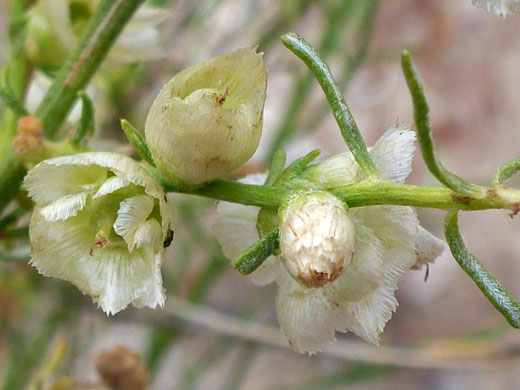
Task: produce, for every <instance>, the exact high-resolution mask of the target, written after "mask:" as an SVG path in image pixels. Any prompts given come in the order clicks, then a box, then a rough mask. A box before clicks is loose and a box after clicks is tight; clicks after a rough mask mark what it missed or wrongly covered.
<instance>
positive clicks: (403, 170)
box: [370, 123, 416, 184]
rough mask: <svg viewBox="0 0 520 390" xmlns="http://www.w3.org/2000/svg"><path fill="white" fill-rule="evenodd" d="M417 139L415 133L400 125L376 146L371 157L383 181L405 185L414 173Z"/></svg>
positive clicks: (388, 132)
mask: <svg viewBox="0 0 520 390" xmlns="http://www.w3.org/2000/svg"><path fill="white" fill-rule="evenodd" d="M415 139H416V135H415V132H413V131H411V130H410V128H409V127H408V126H407V125H405V124H404V123H398V124H396V125H394V126H392V127H391V128H390V129H388V130H387V131H386V132H385V133H384V134H383V136H382V137H381V138H380V139H379V140H378V141H377V142H376V143H375V144H374V146H373V147H372V148H371V149H370V155H371V156H372V158H373V160H374V163H375V164H376V167H377V170H378V172H379V174H380V175H381V177H382V178H383V179H386V180H390V181H393V182H394V183H399V184H403V183H404V181H405V179H406V178H407V177H408V175H409V174H410V172H411V171H412V159H413V154H414V152H415Z"/></svg>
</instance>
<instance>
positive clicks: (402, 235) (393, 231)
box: [338, 206, 418, 344]
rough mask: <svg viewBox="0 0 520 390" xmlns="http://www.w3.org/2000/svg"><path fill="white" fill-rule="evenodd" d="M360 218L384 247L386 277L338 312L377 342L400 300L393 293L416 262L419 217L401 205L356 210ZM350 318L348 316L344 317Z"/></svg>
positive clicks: (363, 334) (410, 209) (365, 336)
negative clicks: (363, 295) (369, 291)
mask: <svg viewBox="0 0 520 390" xmlns="http://www.w3.org/2000/svg"><path fill="white" fill-rule="evenodd" d="M354 211H355V214H356V218H357V219H358V221H360V222H361V221H362V223H363V224H364V225H365V226H368V227H370V228H371V229H372V230H373V231H374V232H375V233H376V235H377V236H378V237H379V238H380V240H381V242H382V244H383V246H384V257H383V258H384V263H383V268H384V272H385V274H384V280H383V283H382V284H381V285H380V286H379V287H378V288H377V289H376V290H375V291H374V292H372V293H369V294H368V295H366V296H365V297H363V298H362V299H361V300H359V301H357V302H353V303H348V304H347V305H346V306H345V307H343V308H342V309H341V310H339V311H338V312H339V313H340V314H339V316H340V317H341V315H343V318H340V320H339V321H341V320H343V321H344V322H345V323H346V326H347V327H348V329H349V330H351V331H353V332H354V333H356V334H357V335H358V336H360V337H362V338H363V339H365V340H366V341H368V342H371V343H374V344H378V343H379V339H380V337H381V335H382V333H383V329H384V327H385V324H386V323H387V322H388V320H389V319H390V318H391V317H392V313H393V312H394V311H395V309H396V307H397V305H398V303H397V300H396V299H395V296H394V292H395V290H396V289H397V284H398V283H399V281H400V280H401V279H402V277H403V275H404V273H405V272H406V271H407V270H408V269H409V268H410V267H411V266H412V265H413V264H414V263H415V260H416V255H415V240H414V239H415V236H416V234H417V227H418V220H417V215H416V212H415V210H414V209H412V208H411V207H400V206H371V207H361V208H358V209H353V210H352V212H354ZM346 316H347V317H348V319H347V318H345V317H346Z"/></svg>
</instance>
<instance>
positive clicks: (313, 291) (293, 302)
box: [215, 125, 438, 353]
mask: <svg viewBox="0 0 520 390" xmlns="http://www.w3.org/2000/svg"><path fill="white" fill-rule="evenodd" d="M414 150H415V133H414V132H412V131H410V130H409V129H407V128H405V127H404V126H403V125H397V126H394V127H392V128H391V129H389V130H388V131H387V132H386V133H385V134H384V135H383V136H382V137H381V139H379V141H377V143H376V144H375V145H374V147H372V148H371V149H370V154H371V155H372V158H373V160H374V162H375V164H376V166H377V168H378V171H379V173H380V175H381V176H382V177H383V178H384V179H386V180H392V181H394V182H397V183H403V182H404V180H405V178H406V177H407V176H408V174H409V173H410V171H411V161H412V157H413V152H414ZM305 177H306V178H307V179H308V180H312V181H313V182H314V183H315V184H316V185H318V186H319V187H320V188H321V189H322V190H326V189H329V188H333V187H337V186H340V185H349V184H352V183H354V182H356V181H359V180H361V179H362V178H363V173H362V171H361V170H360V168H359V166H358V165H357V164H356V163H355V161H354V158H353V156H352V154H351V153H350V152H346V153H342V154H340V155H337V156H333V157H331V158H329V159H327V160H326V161H324V162H322V163H320V164H317V165H314V166H312V167H310V168H309V169H308V171H307V173H306V174H305ZM264 178H265V176H264ZM245 181H247V182H250V183H254V184H259V183H261V181H262V177H261V176H258V175H254V176H251V177H248V178H246V180H245ZM329 196H330V197H332V196H331V195H329ZM322 199H325V198H322ZM326 199H327V200H326V201H325V202H326V203H327V204H328V206H327V207H323V206H319V207H317V209H318V210H319V212H316V213H314V212H313V213H311V215H310V216H308V217H305V218H307V222H306V224H307V228H308V227H309V224H310V225H313V224H314V225H315V226H321V225H320V221H316V220H315V218H321V219H324V220H327V221H329V224H330V222H331V221H332V220H334V221H335V222H334V223H336V224H338V223H341V224H342V227H341V229H340V230H341V231H342V232H343V233H342V235H341V237H343V238H342V239H337V238H334V239H333V240H332V241H333V242H335V243H336V244H337V243H338V242H342V243H343V244H342V245H339V246H338V247H339V252H338V253H332V252H333V251H329V250H328V245H333V244H332V243H331V241H330V240H327V239H326V238H330V236H329V237H327V236H328V234H323V233H321V234H320V233H318V234H316V232H314V233H315V234H313V235H309V236H307V239H306V240H305V244H304V245H307V246H309V247H312V248H314V249H313V250H312V252H313V253H314V254H315V255H316V258H315V259H314V260H311V259H310V258H309V257H308V255H309V254H310V253H311V251H307V250H304V251H301V245H300V244H297V245H296V246H294V247H293V248H291V249H290V250H289V251H288V249H287V248H285V249H284V246H287V244H288V243H289V242H292V244H291V243H289V246H291V245H294V244H296V243H298V242H300V241H301V243H303V242H304V240H303V238H301V240H292V241H284V239H283V237H282V236H281V237H280V246H281V252H282V257H286V256H287V253H288V252H293V253H294V254H296V253H298V252H299V251H301V252H300V253H302V254H304V256H303V260H302V259H300V260H297V259H293V260H292V263H294V264H305V263H309V262H311V263H313V264H318V263H323V264H322V265H320V266H321V267H326V266H327V262H331V263H332V262H334V263H342V262H341V261H337V259H341V258H343V257H345V258H346V259H347V260H346V261H345V267H344V269H343V271H342V272H337V275H335V277H331V278H330V279H329V280H324V281H323V282H322V283H319V285H317V286H313V285H312V284H309V283H301V282H300V281H302V278H300V277H298V276H297V279H298V280H299V281H296V280H295V278H294V277H293V275H295V274H296V275H298V272H295V271H294V270H292V271H291V265H290V262H289V261H287V260H286V261H285V262H283V261H280V260H279V259H278V258H277V257H275V256H271V257H269V258H268V259H267V260H266V261H265V262H264V263H263V264H262V265H261V266H260V267H259V268H258V269H257V270H256V271H255V272H253V273H252V274H251V278H252V280H253V281H254V282H255V283H257V284H259V285H263V284H267V283H271V282H273V281H276V283H277V284H278V292H277V298H276V311H277V314H278V321H279V323H280V327H281V329H282V331H283V333H284V334H285V336H286V337H287V339H288V340H289V343H290V344H291V346H292V347H293V348H294V349H295V350H296V351H298V352H308V353H314V352H317V351H320V350H322V348H323V347H324V346H325V345H327V344H330V343H332V342H334V341H335V332H336V331H339V332H346V331H352V332H354V333H356V334H357V335H358V336H360V337H362V338H363V339H365V340H366V341H368V342H371V343H374V344H378V343H379V340H380V338H381V335H382V333H383V329H384V327H385V324H386V323H387V322H388V320H389V319H390V318H391V316H392V313H393V312H394V311H395V309H396V307H397V300H396V298H395V296H394V292H395V290H396V289H397V285H398V283H399V281H400V280H401V278H402V277H403V275H404V273H405V272H406V271H407V270H408V269H410V268H411V267H412V266H414V265H415V264H416V262H417V260H418V256H417V254H418V253H423V254H424V255H425V256H426V257H428V256H431V257H430V258H428V259H423V261H424V260H426V261H432V260H433V259H434V257H436V255H437V254H438V251H430V250H423V247H424V246H426V247H431V246H432V245H433V246H435V245H436V240H437V239H435V238H434V237H433V236H431V235H430V234H429V233H427V232H426V233H425V234H422V233H420V234H421V237H420V238H418V234H419V232H420V231H421V232H422V230H419V221H418V220H417V215H416V212H415V210H414V209H413V208H411V207H401V206H369V207H357V208H351V209H349V211H348V213H347V212H346V211H343V212H341V211H340V210H339V204H337V203H336V200H331V198H328V197H327V198H326ZM325 210H328V211H327V212H326V214H327V215H326V216H324V215H323V213H324V212H325ZM343 210H345V209H343ZM258 211H259V210H258V208H255V207H251V206H243V205H234V204H230V203H226V202H220V203H219V205H218V207H217V216H218V218H217V222H216V226H215V234H216V236H217V238H218V240H219V242H220V243H221V245H222V247H223V250H224V254H225V255H226V256H228V257H230V258H232V259H234V258H236V256H238V255H239V254H240V253H241V252H242V251H244V250H245V249H247V248H248V247H249V246H250V245H251V244H253V243H254V242H255V241H256V240H258V238H259V235H258V232H257V231H256V223H257V217H258ZM343 213H345V214H343ZM285 214H287V212H285ZM345 216H346V218H348V220H349V221H350V223H351V226H350V224H349V222H345V221H347V219H345ZM285 218H287V217H282V226H281V227H280V230H281V232H282V231H284V229H285V228H284V226H283V221H284V219H285ZM338 221H342V222H338ZM310 230H313V229H310ZM316 230H317V231H319V230H326V229H325V228H323V229H321V228H319V229H318V228H317V229H316ZM301 231H303V232H305V231H307V230H306V229H304V228H303V227H302V229H301ZM352 233H353V234H352ZM351 234H352V235H351ZM349 235H351V237H352V238H350V239H348V238H347V236H349ZM333 236H334V237H335V235H333ZM354 239H355V241H354ZM312 240H316V242H315V243H313V241H312ZM350 240H352V241H350ZM433 241H435V244H433V243H432V242H433ZM309 243H310V244H309ZM298 245H300V246H298ZM351 246H353V254H352V255H351V256H352V258H351V260H350V259H349V255H348V253H349V250H351ZM298 248H299V249H298ZM284 253H285V256H284ZM324 254H326V255H325V256H323V257H322V258H321V259H319V256H321V255H324ZM292 256H293V254H291V255H290V257H292ZM326 257H328V258H327V259H326ZM331 260H333V261H331ZM348 263H350V264H348ZM337 268H338V269H340V268H341V266H338V267H337ZM295 269H297V268H295ZM331 273H333V272H331ZM300 274H301V272H300Z"/></svg>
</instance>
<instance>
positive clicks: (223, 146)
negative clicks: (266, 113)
mask: <svg viewBox="0 0 520 390" xmlns="http://www.w3.org/2000/svg"><path fill="white" fill-rule="evenodd" d="M266 83H267V72H266V69H265V67H264V65H263V61H262V54H260V53H256V52H255V50H251V49H239V50H236V51H234V52H232V53H229V54H226V55H224V56H220V57H215V58H211V59H209V60H207V61H204V62H202V63H201V64H199V65H196V66H192V67H190V68H188V69H185V70H183V71H181V72H179V73H177V74H176V75H175V76H174V77H173V78H172V79H171V80H170V81H169V82H168V83H167V84H166V85H165V86H164V87H163V88H162V89H161V91H160V92H159V95H158V96H157V98H156V99H155V101H154V102H153V104H152V107H151V109H150V112H149V113H148V118H147V119H146V127H145V134H146V141H147V143H148V147H149V148H150V151H151V153H152V155H153V158H154V161H155V162H156V164H157V167H158V168H159V169H160V170H161V171H162V172H163V174H164V175H165V176H166V177H167V178H168V179H169V180H171V181H172V182H174V183H176V184H177V185H184V186H187V187H196V186H198V185H201V184H203V183H205V182H207V181H210V180H213V179H216V178H218V177H221V176H224V175H226V174H228V173H229V172H231V171H232V170H234V169H236V168H238V167H240V166H241V165H242V164H244V163H245V162H246V161H247V160H248V159H249V158H250V157H251V156H252V155H253V154H254V153H255V151H256V149H257V147H258V143H259V142H260V136H261V133H262V117H263V109H264V102H265V97H266V94H265V90H266Z"/></svg>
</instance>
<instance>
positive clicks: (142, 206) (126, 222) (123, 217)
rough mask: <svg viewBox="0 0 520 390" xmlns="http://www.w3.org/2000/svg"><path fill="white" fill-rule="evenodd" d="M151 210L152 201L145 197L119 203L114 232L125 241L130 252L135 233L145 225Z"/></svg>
mask: <svg viewBox="0 0 520 390" xmlns="http://www.w3.org/2000/svg"><path fill="white" fill-rule="evenodd" d="M152 210H153V200H152V198H150V197H149V196H146V195H140V196H134V197H132V198H127V199H125V200H124V201H122V202H121V203H120V205H119V210H118V211H117V219H116V221H115V222H114V231H115V232H116V233H117V234H119V235H120V236H121V237H123V238H124V239H125V241H126V243H127V244H128V250H129V251H130V252H132V250H133V249H134V246H135V245H136V231H137V230H138V229H139V228H140V227H141V224H143V223H145V221H146V219H147V218H148V216H149V215H150V213H151V212H152ZM142 234H143V233H141V235H142Z"/></svg>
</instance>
